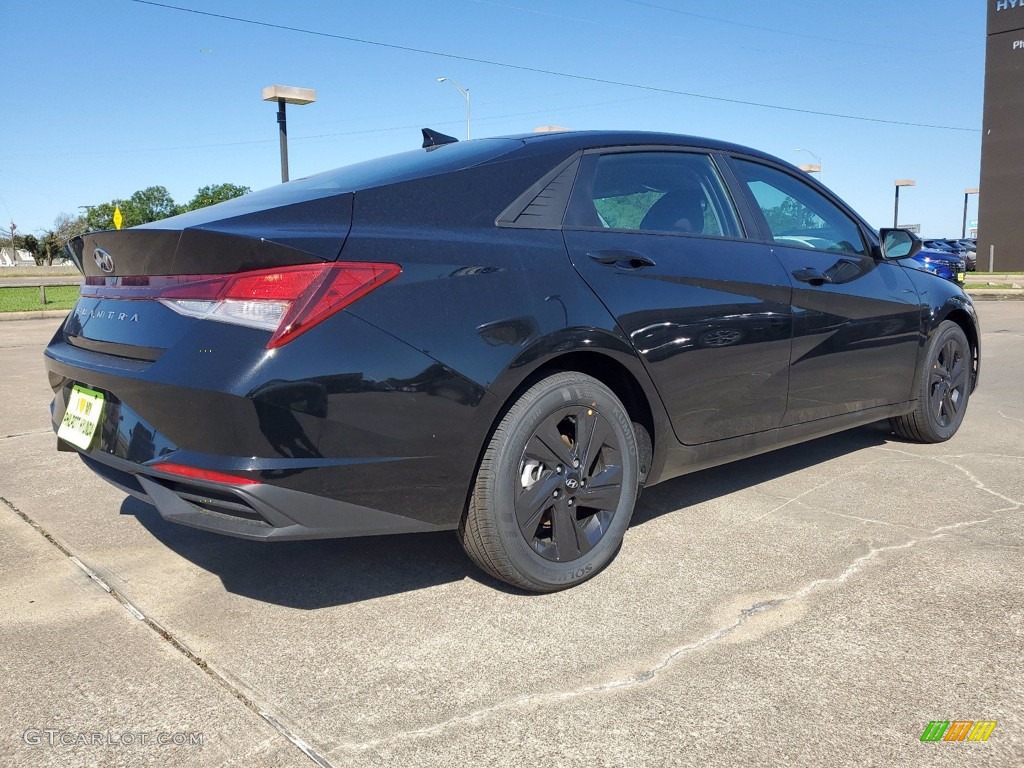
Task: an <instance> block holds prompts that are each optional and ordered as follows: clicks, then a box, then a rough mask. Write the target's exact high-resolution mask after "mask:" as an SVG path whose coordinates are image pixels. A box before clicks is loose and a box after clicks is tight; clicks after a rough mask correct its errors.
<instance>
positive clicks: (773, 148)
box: [0, 0, 986, 236]
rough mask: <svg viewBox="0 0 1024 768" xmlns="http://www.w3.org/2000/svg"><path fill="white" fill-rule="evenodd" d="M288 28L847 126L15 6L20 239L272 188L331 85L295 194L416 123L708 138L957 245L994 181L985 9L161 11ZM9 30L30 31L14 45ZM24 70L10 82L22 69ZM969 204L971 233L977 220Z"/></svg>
mask: <svg viewBox="0 0 1024 768" xmlns="http://www.w3.org/2000/svg"><path fill="white" fill-rule="evenodd" d="M167 2H168V3H170V4H173V5H178V6H181V7H187V8H192V9H198V10H204V11H209V12H212V13H219V14H225V15H230V16H237V17H244V18H248V19H254V20H259V21H263V22H268V23H271V24H279V25H285V26H291V27H301V28H304V29H309V30H317V31H322V32H328V33H332V34H337V35H344V36H349V37H357V38H362V39H366V40H373V41H378V42H382V43H388V44H393V45H396V46H406V47H411V48H419V49H429V50H432V51H437V52H443V53H447V54H452V55H455V56H463V57H469V58H477V59H486V60H490V61H494V62H503V63H508V64H514V65H520V66H525V67H532V68H536V69H544V70H551V71H556V72H563V73H571V74H576V75H582V76H586V77H591V78H597V79H604V80H613V81H618V82H620V83H630V84H636V85H644V86H651V87H655V88H662V89H667V90H673V91H685V92H689V93H695V94H702V95H707V96H714V97H720V98H726V99H735V100H740V101H751V102H759V103H765V104H774V105H781V106H786V107H795V108H800V109H807V110H812V111H818V112H835V113H843V114H847V115H858V116H863V117H871V118H881V119H885V120H894V121H902V122H913V123H926V124H933V125H942V126H950V127H953V128H962V129H963V128H965V129H969V130H946V129H938V128H922V127H912V126H904V125H890V124H884V123H873V122H866V121H859V120H849V119H841V118H834V117H825V116H819V115H809V114H802V113H797V112H787V111H781V110H775V109H767V108H764V107H755V106H747V105H742V104H734V103H727V102H722V101H714V100H707V99H699V98H694V97H691V96H682V95H675V94H669V93H660V92H655V91H650V90H643V89H640V88H633V87H626V86H625V85H608V84H602V83H597V82H592V81H585V80H577V79H571V78H567V77H560V76H556V75H553V74H540V73H536V72H527V71H523V70H517V69H511V68H506V67H499V66H493V65H490V64H484V63H476V62H470V61H465V60H459V59H454V58H446V57H443V56H438V55H431V54H427V53H416V52H411V51H402V50H396V49H393V48H385V47H379V46H371V45H366V44H360V43H355V42H349V41H344V40H339V39H332V38H327V37H319V36H313V35H309V34H302V33H298V32H291V31H284V30H280V29H273V28H268V27H260V26H255V25H252V24H245V23H239V22H237V21H229V20H224V19H217V18H211V17H208V16H199V15H195V14H191V13H184V12H181V11H175V10H169V9H166V8H160V7H154V6H152V5H145V4H140V3H137V2H132V1H131V0H78V1H72V0H58V2H51V3H40V2H38V1H37V0H32V1H26V0H5V2H4V7H3V10H2V11H0V22H2V23H0V28H3V29H4V30H5V31H6V32H7V33H8V34H6V35H4V38H5V41H4V44H3V47H4V50H5V56H4V62H5V65H4V70H5V78H4V80H5V81H6V82H7V85H8V91H7V96H8V98H7V103H8V110H7V113H6V114H5V115H4V118H3V119H0V223H2V224H3V225H4V226H6V225H7V222H8V221H10V220H11V219H12V218H13V220H14V221H15V223H16V224H17V225H18V229H19V231H21V232H29V231H35V230H37V229H39V228H42V227H46V226H48V225H50V224H51V223H52V221H53V219H54V217H55V216H56V215H57V214H58V213H59V212H61V211H66V212H76V211H77V209H78V206H81V205H90V204H97V203H101V202H104V201H108V200H110V199H112V198H115V197H128V196H129V195H130V194H131V193H132V192H134V191H135V190H137V189H140V188H143V187H147V186H150V185H154V184H162V185H164V186H166V187H167V188H168V189H169V190H170V192H171V194H172V195H173V196H174V198H175V199H176V200H178V201H179V202H185V201H187V200H188V199H189V198H191V196H192V195H193V193H194V192H195V190H196V189H197V188H198V187H200V186H202V185H205V184H210V183H219V182H233V183H236V184H244V185H247V186H250V187H252V188H253V189H260V188H263V187H267V186H270V185H273V184H275V183H277V182H278V181H279V179H280V166H279V158H278V146H277V127H276V123H275V107H274V106H273V105H271V104H268V103H264V102H262V101H261V100H260V95H261V89H262V87H263V86H265V85H270V84H273V83H278V84H284V85H297V86H303V87H310V88H315V89H316V90H317V93H318V101H317V103H315V104H312V105H309V106H305V107H291V108H289V135H290V143H289V153H290V160H291V176H292V178H298V177H300V176H303V175H307V174H310V173H315V172H318V171H321V170H326V169H328V168H334V167H338V166H341V165H347V164H349V163H352V162H357V161H360V160H365V159H367V158H370V157H376V156H380V155H385V154H391V153H394V152H399V151H403V150H406V149H410V148H413V147H416V146H418V145H419V141H420V137H419V131H418V128H419V127H420V126H431V127H434V128H437V129H439V130H441V131H444V132H446V133H451V134H453V135H456V136H462V133H463V131H464V121H465V102H464V101H463V99H462V97H461V96H460V95H459V93H458V92H457V91H456V90H455V88H453V87H452V86H451V84H449V83H440V84H439V83H437V82H436V78H437V77H439V76H447V77H450V78H453V79H455V80H457V81H458V82H459V83H460V84H461V85H463V86H464V87H466V88H469V89H470V92H471V94H472V106H473V110H472V118H473V121H472V131H473V135H474V137H479V136H494V135H501V134H507V133H522V132H525V131H531V130H533V129H534V128H535V127H537V126H540V125H561V126H567V127H570V128H576V129H592V128H622V129H637V130H659V131H670V132H674V133H686V134H694V135H698V136H710V137H714V138H720V139H726V140H729V141H735V142H738V143H741V144H746V145H749V146H753V147H756V148H758V149H762V150H764V151H767V152H770V153H772V154H775V155H777V156H779V157H781V158H783V159H785V160H788V161H790V162H793V163H807V162H816V161H815V160H814V159H813V158H812V157H811V156H810V155H809V154H807V153H803V152H801V153H797V152H795V151H794V149H795V148H796V147H803V148H807V149H809V150H812V151H813V152H815V153H816V154H817V155H819V156H820V157H821V159H822V165H823V176H822V180H823V181H824V182H825V183H826V184H827V185H828V186H830V187H832V188H833V189H834V190H835V191H836V192H837V193H838V194H839V195H840V196H842V197H843V198H844V199H846V200H847V201H848V202H849V203H850V204H851V205H852V206H853V207H854V208H856V209H857V210H858V211H859V212H860V213H862V214H863V215H864V216H865V217H866V218H867V219H868V220H869V221H870V222H871V223H872V224H874V225H875V226H890V225H891V224H892V198H893V180H894V179H897V178H899V179H904V178H912V179H916V180H917V186H916V187H914V188H913V189H905V190H903V191H902V194H901V196H900V212H901V215H900V220H901V223H907V224H921V225H922V226H923V228H924V229H923V232H924V234H926V235H929V236H947V235H953V234H958V233H959V229H960V220H961V215H962V206H963V190H964V187H972V186H976V185H977V182H978V175H979V166H980V152H981V131H980V127H981V112H982V87H983V79H984V45H985V38H984V29H985V9H986V6H985V3H982V2H980V1H978V0H974V1H967V0H932V1H931V2H927V3H904V2H893V0H886V1H885V2H881V1H879V0H860V1H859V2H832V3H807V2H799V1H798V0H771V1H770V2H765V1H764V0H733V2H729V3H706V2H705V3H697V2H686V1H684V0H650V2H639V1H638V0H564V1H563V2H552V1H551V0H546V1H544V0H445V2H438V3H429V2H426V3H425V2H422V0H420V1H419V2H411V1H410V0H376V2H372V3H366V2H347V1H338V2H328V1H327V0H325V1H324V2H309V1H308V0H292V1H291V2H288V3H281V2H264V1H263V0H248V1H243V0H167ZM12 32H13V34H12ZM12 55H13V62H14V63H13V66H11V62H12ZM976 210H977V208H976V201H975V199H974V198H972V200H971V211H970V214H969V218H971V219H974V218H976V216H977V214H976Z"/></svg>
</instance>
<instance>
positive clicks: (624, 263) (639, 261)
mask: <svg viewBox="0 0 1024 768" xmlns="http://www.w3.org/2000/svg"><path fill="white" fill-rule="evenodd" d="M587 256H588V257H589V258H591V259H593V260H594V261H596V262H597V263H598V264H608V265H612V266H616V267H620V268H622V269H639V268H640V267H653V266H655V263H654V259H651V258H648V257H647V256H644V255H643V254H642V253H637V252H636V251H619V250H612V251H590V252H588V253H587Z"/></svg>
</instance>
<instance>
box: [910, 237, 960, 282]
mask: <svg viewBox="0 0 1024 768" xmlns="http://www.w3.org/2000/svg"><path fill="white" fill-rule="evenodd" d="M922 245H923V247H922V249H921V250H920V251H918V252H917V253H916V254H915V255H914V256H912V257H911V258H910V259H908V261H913V262H916V263H915V264H914V265H913V266H919V267H920V268H921V269H923V270H925V271H926V272H934V273H935V274H936V275H938V276H939V277H944V278H946V279H947V280H951V281H952V282H954V283H956V284H958V285H963V284H964V278H965V277H966V276H967V262H966V261H965V260H964V259H963V258H962V257H961V256H959V255H957V254H955V253H953V252H951V251H949V250H939V249H937V248H935V249H933V248H929V247H928V246H927V245H925V244H923V243H922Z"/></svg>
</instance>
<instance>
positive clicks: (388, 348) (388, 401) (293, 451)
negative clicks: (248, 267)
mask: <svg viewBox="0 0 1024 768" xmlns="http://www.w3.org/2000/svg"><path fill="white" fill-rule="evenodd" d="M137 303H139V304H140V305H141V304H142V302H137ZM150 325H151V326H153V327H152V328H150V331H151V335H154V336H158V331H159V324H158V323H157V322H156V321H154V322H153V323H151V324H150ZM182 334H183V335H181V336H180V338H178V340H177V341H176V342H175V343H174V344H173V345H172V346H170V347H169V348H168V349H166V350H165V351H164V352H163V353H162V354H161V355H160V356H159V358H158V359H157V360H138V359H130V358H125V357H118V356H115V355H113V354H105V353H102V352H97V351H95V350H90V349H84V348H81V347H79V346H76V345H73V344H70V343H68V342H67V340H66V339H65V334H64V332H63V331H58V332H57V334H56V335H55V337H54V339H53V340H52V342H51V344H50V345H49V347H48V348H47V350H46V353H45V364H46V368H47V372H48V375H49V379H50V386H51V388H52V389H53V391H54V395H55V399H54V401H53V404H52V406H51V411H52V412H51V416H52V421H53V428H54V430H55V431H56V430H57V428H58V427H59V425H60V422H61V420H62V418H63V416H64V412H65V409H66V407H67V403H68V400H69V397H70V393H71V390H72V387H73V386H74V385H84V386H85V387H88V388H90V389H93V390H96V391H98V392H101V393H103V394H104V396H105V401H104V409H103V417H102V420H101V423H100V424H99V425H98V427H97V432H98V434H97V435H96V439H95V440H93V442H92V444H91V445H90V449H89V450H88V451H86V452H84V455H85V458H86V459H87V461H88V462H89V464H90V466H91V467H92V468H93V469H94V470H95V471H97V472H98V473H99V474H101V475H103V476H104V477H105V478H106V479H108V480H110V481H111V482H114V484H115V485H119V486H120V487H122V488H124V490H126V491H127V492H130V493H133V494H135V495H137V496H139V497H140V498H143V499H144V500H145V501H147V502H149V503H151V504H153V505H154V506H156V507H157V509H158V510H159V511H160V513H161V514H162V515H163V516H164V517H166V518H167V519H170V520H174V521H176V522H181V523H184V524H186V525H192V526H194V527H197V528H204V529H208V530H214V531H220V532H222V533H228V534H232V535H236V536H244V537H246V538H257V539H269V538H318V537H324V538H326V537H332V536H357V535H368V534H379V533H401V532H409V531H436V530H446V529H452V528H455V527H456V526H457V525H458V522H459V518H460V517H461V514H462V511H463V509H464V506H465V503H466V498H467V493H468V488H469V487H470V485H471V483H472V477H473V472H474V471H475V465H476V459H477V455H478V452H479V449H480V444H481V442H482V441H483V440H484V439H485V437H484V436H485V435H486V433H487V430H488V428H489V426H490V423H491V421H492V420H493V416H494V413H495V412H496V411H497V408H498V406H499V403H498V402H497V401H496V398H495V397H494V396H493V395H491V394H489V393H487V392H486V390H484V389H483V387H481V386H479V385H477V384H475V383H473V382H471V381H469V380H467V379H466V378H464V377H462V376H460V375H458V374H456V373H455V372H453V371H451V370H450V369H448V368H446V367H445V366H443V365H441V364H440V363H438V362H436V361H435V360H433V359H432V358H430V357H428V356H427V355H425V354H424V353H422V352H420V351H418V350H415V349H413V348H411V347H409V346H408V345H407V344H405V343H403V342H400V341H399V340H397V339H395V338H394V337H392V336H390V335H388V334H385V333H383V332H382V331H380V330H378V329H376V328H375V327H373V326H371V325H369V324H367V323H365V322H364V321H362V320H359V319H358V318H355V317H353V316H351V315H348V314H347V313H345V312H341V313H338V314H337V315H335V316H333V317H332V318H330V319H329V320H328V321H327V322H325V323H323V324H321V325H319V326H317V327H316V328H313V329H312V330H310V331H309V332H308V333H306V334H304V335H303V336H302V337H301V338H299V339H296V340H295V341H293V342H291V343H290V344H288V345H286V346H284V347H282V348H279V349H277V350H273V352H272V353H271V352H268V351H267V350H266V349H265V343H266V332H259V331H255V330H253V329H249V328H241V327H235V326H230V325H225V324H222V323H212V322H205V321H196V322H195V323H194V327H189V328H186V329H185V330H184V331H183V332H182ZM146 343H150V344H152V343H153V342H152V341H146ZM211 350H212V351H211ZM64 447H65V448H70V446H68V445H65V446H64ZM72 450H74V449H72ZM161 461H163V462H172V463H178V464H182V465H185V466H188V467H194V468H197V469H203V470H208V471H211V472H219V473H226V474H232V475H236V476H240V477H242V478H247V479H249V480H251V481H255V483H253V484H246V485H239V486H238V487H227V488H225V489H221V490H222V492H223V493H224V494H227V497H226V498H223V499H220V501H221V502H223V503H222V504H220V505H219V506H218V505H214V504H212V503H205V502H204V503H201V502H200V501H199V500H201V499H204V498H206V496H211V497H212V496H213V495H214V494H212V493H208V492H210V491H215V490H217V488H218V486H217V485H216V483H214V484H212V485H209V486H203V485H202V483H200V482H198V481H195V483H194V485H195V486H196V487H193V488H191V489H189V490H187V491H182V492H181V493H174V492H173V485H172V483H171V480H173V478H170V477H167V476H161V475H159V474H158V473H154V472H153V470H152V468H151V467H152V465H153V464H156V463H158V462H161ZM179 479H180V478H179ZM146 481H152V482H154V483H156V484H157V486H156V487H154V486H152V485H148V484H147V482H146ZM189 482H190V483H192V482H193V481H192V480H191V479H190V480H189ZM168 488H170V489H171V490H172V493H171V494H170V495H169V494H168V493H165V492H164V491H165V490H167V489H168ZM192 497H195V498H192ZM231 505H235V506H231ZM239 505H240V506H239ZM249 508H251V509H249ZM383 510H386V511H383ZM235 512H238V513H239V514H238V515H235V514H234V513H235ZM246 515H248V516H249V517H250V519H249V521H248V522H246V521H245V520H246ZM225 516H226V517H225ZM254 522H255V525H253V523H254Z"/></svg>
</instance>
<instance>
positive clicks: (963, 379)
mask: <svg viewBox="0 0 1024 768" xmlns="http://www.w3.org/2000/svg"><path fill="white" fill-rule="evenodd" d="M967 354H968V351H967V349H965V348H964V347H963V346H961V345H960V340H959V339H957V338H955V337H951V338H949V339H948V340H946V342H945V343H944V344H943V345H942V347H941V348H940V349H939V353H938V355H936V357H935V362H934V363H933V364H932V367H931V370H930V371H929V375H928V389H929V400H930V402H931V408H932V413H933V414H934V416H935V420H936V421H937V422H938V424H939V426H940V427H948V426H950V425H951V424H953V423H954V422H956V421H957V417H958V416H959V414H960V407H961V406H962V405H964V404H965V403H966V402H967V395H966V388H967V380H968V375H967V374H968V371H969V370H970V369H969V367H968V362H967V360H966V355H967Z"/></svg>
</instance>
